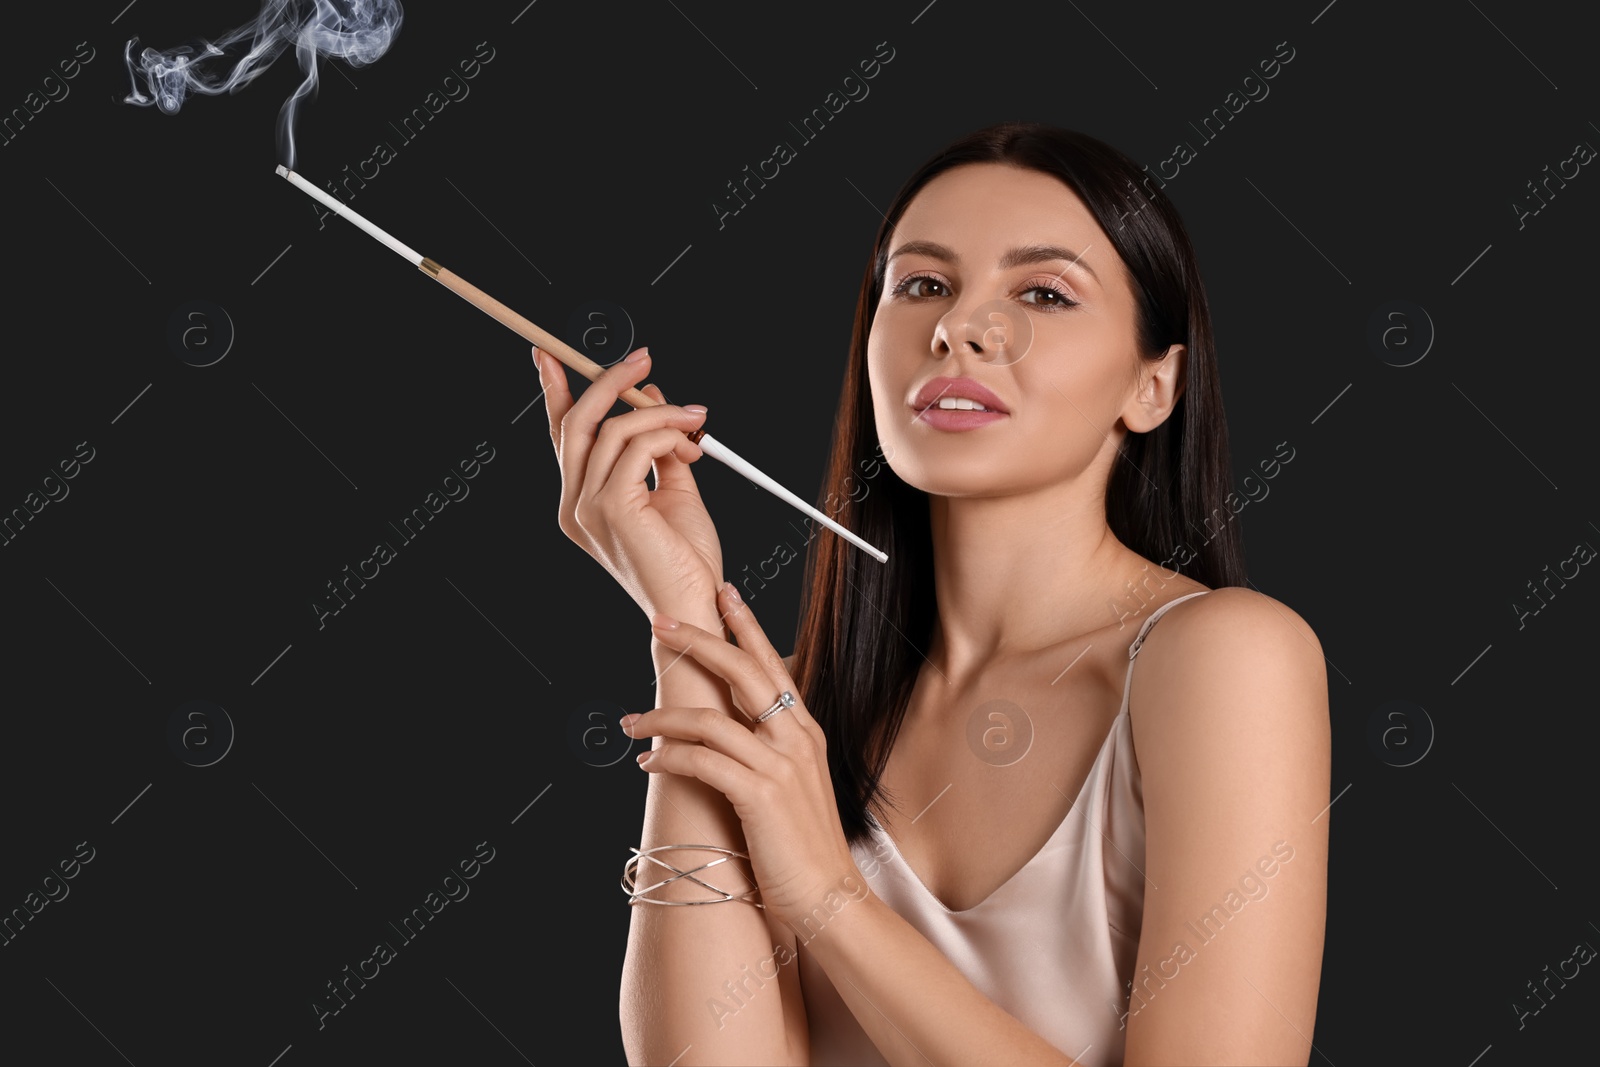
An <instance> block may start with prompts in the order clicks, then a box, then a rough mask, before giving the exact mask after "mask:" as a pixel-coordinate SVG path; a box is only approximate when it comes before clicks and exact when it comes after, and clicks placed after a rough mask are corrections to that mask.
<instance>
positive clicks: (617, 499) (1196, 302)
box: [535, 123, 1329, 1065]
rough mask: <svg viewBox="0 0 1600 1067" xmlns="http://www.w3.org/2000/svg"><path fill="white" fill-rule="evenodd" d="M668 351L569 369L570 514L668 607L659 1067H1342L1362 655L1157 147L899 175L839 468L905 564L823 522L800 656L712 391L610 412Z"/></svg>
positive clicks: (860, 527)
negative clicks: (1278, 549) (1282, 501)
mask: <svg viewBox="0 0 1600 1067" xmlns="http://www.w3.org/2000/svg"><path fill="white" fill-rule="evenodd" d="M641 354H642V355H643V356H644V357H645V358H641V359H638V360H637V361H630V362H622V363H619V364H618V365H616V366H614V367H612V368H610V369H608V371H607V372H606V373H605V375H604V376H602V377H601V378H599V379H598V380H596V382H595V383H594V384H593V385H592V386H591V387H590V388H588V389H586V390H585V391H584V393H583V395H582V397H581V398H580V399H579V400H577V401H576V402H575V403H574V402H573V401H572V398H571V394H570V392H568V390H567V386H566V381H565V376H564V375H562V374H560V373H559V371H558V369H557V368H558V367H559V364H557V363H556V362H555V361H554V360H553V359H550V358H548V357H544V358H541V356H540V354H539V353H537V352H535V359H536V360H537V361H538V363H539V369H540V372H541V377H542V378H543V379H544V382H545V385H546V389H547V393H546V397H547V404H548V408H549V415H550V425H551V434H552V439H553V441H554V442H555V445H556V449H557V452H558V454H559V457H560V462H561V467H562V471H563V492H562V502H561V527H562V529H563V530H564V531H565V532H566V533H567V534H568V535H569V536H571V537H572V538H573V539H574V540H577V541H578V542H579V543H580V544H581V545H583V546H584V548H585V549H586V550H587V551H589V552H590V553H591V554H592V555H593V556H595V558H596V559H598V560H600V562H602V563H603V564H604V565H605V566H606V567H607V568H608V569H609V570H610V571H611V572H612V573H613V574H614V575H615V576H616V577H617V579H618V580H619V581H620V582H622V583H623V585H624V587H625V588H627V589H628V590H629V592H630V593H631V594H632V595H633V597H634V599H635V600H636V601H637V602H638V603H639V605H640V607H641V608H643V609H644V611H645V612H646V614H648V615H651V616H652V621H653V623H654V627H653V640H652V646H651V647H652V654H653V656H654V658H655V662H656V667H657V671H658V677H659V688H658V691H657V701H658V704H659V707H658V708H656V709H655V710H653V711H649V712H647V713H645V714H644V715H642V716H637V715H630V716H627V717H626V718H625V719H624V720H623V722H624V727H625V729H627V731H628V732H629V733H630V735H631V736H633V737H637V738H644V737H649V738H653V739H654V742H653V744H654V747H653V750H652V752H650V753H648V754H646V755H645V756H642V757H641V759H643V760H644V762H643V763H642V766H643V767H644V769H645V770H646V771H648V772H651V783H650V790H649V795H648V801H647V805H646V812H645V825H644V840H643V843H642V844H641V845H640V848H641V849H642V850H646V852H647V858H646V859H642V860H636V861H634V862H636V863H637V865H638V866H637V870H636V871H634V872H633V876H632V880H631V884H632V885H633V886H634V887H635V893H636V896H635V903H636V906H635V907H634V908H633V909H632V924H631V928H630V935H629V942H628V952H627V958H626V961H625V965H624V973H623V986H622V994H623V995H622V1007H621V1018H622V1025H623V1032H624V1040H625V1044H626V1047H627V1050H628V1055H629V1058H630V1060H632V1061H633V1062H638V1063H645V1062H649V1063H668V1062H675V1063H679V1064H689V1063H746V1064H754V1063H785V1064H805V1063H817V1064H832V1063H889V1064H896V1065H899V1064H906V1065H910V1064H923V1063H933V1064H963V1065H964V1064H976V1063H1005V1064H1047V1063H1048V1064H1064V1063H1069V1062H1079V1063H1085V1064H1116V1063H1125V1064H1140V1063H1167V1064H1172V1063H1217V1062H1225V1063H1232V1064H1242V1063H1288V1062H1299V1063H1305V1062H1307V1060H1308V1058H1309V1056H1310V1053H1311V1050H1310V1035H1311V1033H1312V1030H1313V1024H1314V1021H1315V1015H1316V1000H1317V990H1318V981H1319V976H1320V970H1321V956H1322V944H1323V925H1324V915H1325V890H1326V856H1327V826H1328V820H1327V819H1324V818H1320V814H1321V812H1322V810H1323V809H1324V808H1325V806H1326V804H1327V796H1328V784H1329V781H1328V779H1329V725H1328V706H1327V705H1328V694H1327V682H1326V676H1325V673H1324V670H1323V659H1322V656H1321V650H1320V646H1319V645H1318V643H1317V639H1316V636H1315V634H1313V633H1312V631H1311V630H1310V628H1309V627H1308V626H1307V625H1306V624H1305V622H1304V621H1303V620H1301V619H1300V617H1299V616H1297V615H1296V614H1295V613H1294V612H1293V611H1291V610H1290V609H1289V608H1287V607H1285V606H1284V605H1283V604H1280V603H1278V602H1277V601H1275V600H1273V599H1272V598H1270V597H1267V596H1264V595H1262V594H1260V593H1258V592H1255V591H1253V590H1251V589H1248V588H1243V587H1242V585H1243V583H1244V582H1245V575H1244V567H1243V561H1242V550H1241V547H1240V540H1239V530H1238V527H1237V525H1236V524H1234V523H1233V522H1232V521H1231V519H1232V517H1233V516H1232V512H1231V510H1230V508H1229V507H1228V506H1227V505H1226V504H1225V499H1232V497H1231V494H1230V488H1231V474H1230V469H1229V463H1228V452H1227V434H1226V425H1225V422H1224V419H1223V412H1222V402H1221V393H1220V389H1219V384H1218V378H1217V370H1216V366H1215V359H1214V354H1213V349H1212V339H1211V329H1210V320H1209V315H1208V312H1207V308H1206V301H1205V294H1204V290H1203V287H1202V285H1201V282H1200V277H1199V273H1198V270H1197V267H1196V265H1195V259H1194V253H1193V251H1192V248H1191V246H1190V242H1189V239H1188V237H1187V234H1186V232H1185V230H1184V227H1183V224H1182V221H1181V220H1180V219H1179V217H1178V215H1177V213H1176V211H1175V209H1174V208H1173V207H1172V205H1171V203H1170V202H1169V201H1168V200H1167V199H1166V197H1165V196H1164V195H1163V194H1162V193H1161V192H1160V191H1159V189H1153V188H1151V187H1150V184H1149V181H1148V179H1146V178H1145V176H1144V174H1143V173H1142V171H1141V170H1140V168H1139V167H1138V166H1137V165H1136V164H1134V163H1133V162H1132V161H1130V160H1129V159H1127V158H1126V157H1125V156H1123V155H1122V154H1121V153H1119V152H1117V151H1115V150H1114V149H1112V148H1110V147H1108V146H1106V145H1104V144H1102V143H1101V142H1099V141H1096V140H1094V139H1093V138H1090V137H1086V136H1083V135H1081V134H1076V133H1071V132H1068V131H1062V130H1056V129H1052V128H1049V127H1042V126H1037V125H1030V124H1014V123H1013V124H1003V125H1000V126H996V127H991V128H989V129H985V130H981V131H978V132H977V133H975V134H972V135H971V136H969V137H966V138H964V139H962V140H961V141H958V142H956V143H955V144H953V145H951V146H950V147H949V148H947V149H945V150H944V151H943V152H941V153H939V154H938V155H937V156H935V157H934V158H933V159H932V160H930V161H929V162H928V163H926V164H924V165H923V167H922V168H921V169H920V170H918V171H917V172H916V173H915V174H914V175H913V176H912V177H911V178H910V180H909V181H908V182H907V183H906V185H905V186H904V187H903V188H902V189H901V191H900V193H899V194H898V195H897V196H896V198H895V200H894V203H893V204H892V206H891V207H890V209H889V212H888V214H887V215H886V216H885V219H884V223H883V225H882V226H881V227H880V229H879V231H878V236H877V241H876V243H875V246H874V249H873V258H872V261H871V262H870V263H869V265H868V268H867V271H866V276H865V277H864V279H863V281H862V286H861V292H860V299H859V302H858V305H857V309H856V324H855V332H854V337H853V342H852V345H851V351H850V357H849V365H848V368H847V371H846V382H845V389H844V395H843V398H842V401H841V407H840V415H839V419H838V422H837V424H836V430H835V437H834V446H833V455H832V461H831V464H830V467H829V473H828V476H827V480H826V481H827V485H826V488H827V489H828V490H829V492H830V494H831V495H830V497H829V499H830V500H837V501H838V502H839V507H838V509H837V511H836V517H837V519H838V521H840V522H841V523H842V524H843V525H844V526H845V527H847V528H849V529H851V530H853V531H855V532H857V533H859V534H860V535H861V536H862V537H864V538H866V539H867V540H868V541H869V542H872V543H873V544H876V545H877V546H879V547H881V548H883V549H885V550H886V551H887V552H888V553H889V561H888V563H887V564H884V565H880V564H878V563H876V562H875V561H873V560H871V559H870V558H868V557H867V556H866V555H865V554H863V553H861V552H859V551H858V550H857V549H855V548H853V547H852V546H850V545H849V544H848V543H846V542H845V541H843V540H842V539H840V538H838V537H835V536H833V535H831V534H829V533H827V532H823V533H822V536H821V537H820V538H819V539H818V540H817V543H816V545H815V547H814V548H813V549H812V550H811V552H810V554H809V556H808V559H807V568H806V583H807V584H806V593H805V597H804V601H803V604H802V610H801V622H800V627H799V639H798V642H797V645H798V647H797V649H796V650H795V654H794V656H793V657H792V659H791V660H782V659H780V657H779V656H778V654H777V652H776V651H775V650H774V649H773V647H772V644H771V642H770V641H769V640H768V639H767V637H766V635H765V633H764V632H763V630H762V628H761V626H760V625H759V624H758V623H757V621H756V620H755V619H754V617H753V615H752V613H751V611H750V610H749V609H748V608H746V607H744V606H743V605H742V604H741V603H740V601H739V600H738V599H737V591H736V590H734V589H733V587H732V586H730V585H727V584H725V583H721V582H720V578H721V575H722V559H721V554H720V548H719V546H718V543H717V539H716V535H715V532H714V530H713V527H712V525H711V522H710V520H709V517H708V516H707V514H706V511H705V508H704V507H703V505H702V504H701V502H700V498H699V495H698V492H697V490H696V488H695V483H694V479H693V477H692V475H691V474H690V471H689V465H690V464H691V463H693V462H694V461H695V460H696V459H697V458H698V456H699V449H698V447H697V446H696V445H694V444H693V443H691V442H690V441H689V440H688V439H687V438H686V437H685V436H684V432H685V431H687V430H691V429H693V428H695V427H698V426H699V425H700V423H701V420H702V418H703V417H704V413H703V411H695V410H692V409H688V408H680V407H676V406H672V405H665V404H663V405H662V406H659V407H652V408H645V409H640V410H637V411H633V412H629V413H626V414H623V415H621V416H618V417H615V418H610V419H604V422H603V424H602V419H603V418H604V416H605V415H606V413H607V411H608V410H609V408H610V406H611V404H613V403H614V402H615V400H616V398H617V394H618V393H619V392H620V391H621V390H622V389H624V388H626V387H628V386H630V385H634V384H636V383H637V382H638V381H639V380H640V379H641V378H642V377H643V376H644V374H645V373H646V371H647V370H648V368H649V366H650V363H649V360H648V358H647V357H648V354H647V353H643V350H641V352H640V353H634V354H633V356H630V360H633V359H634V357H635V356H640V355H641ZM654 388H655V387H654V386H649V387H646V389H645V391H646V392H650V393H651V395H652V396H654V397H655V398H656V399H661V394H660V393H659V391H654V392H652V390H654ZM974 404H976V405H978V406H981V407H983V408H985V409H987V410H986V411H977V410H961V409H968V408H973V407H974ZM950 408H953V409H956V410H945V409H950ZM597 427H598V431H597ZM874 455H882V456H885V457H887V463H888V466H889V468H890V469H888V470H884V471H882V472H875V473H876V475H877V476H876V477H875V478H873V479H872V480H871V481H869V482H860V481H859V477H860V476H859V474H858V471H864V470H865V466H864V464H865V463H866V462H868V461H869V460H870V458H871V457H873V456H874ZM1264 462H1265V461H1264ZM652 470H653V471H654V474H655V477H656V489H655V490H654V491H653V492H652V491H650V490H648V489H647V488H646V486H645V484H644V479H645V476H646V474H647V473H650V472H651V471H652ZM857 483H859V484H857ZM853 486H854V488H853ZM862 487H864V488H865V490H866V491H865V492H864V493H862V494H861V495H859V496H858V495H857V493H856V491H855V489H856V488H862ZM719 586H720V588H719ZM1158 617H1159V618H1160V619H1161V624H1160V625H1159V626H1156V625H1153V624H1154V623H1155V621H1156V619H1157V618H1158ZM724 624H726V631H725V629H724ZM729 631H731V634H732V637H733V639H734V640H735V641H737V646H735V645H734V644H732V643H729V642H728V641H727V640H726V639H725V633H726V632H729ZM1135 662H1137V663H1138V664H1140V667H1139V670H1138V672H1137V673H1135V672H1134V671H1133V667H1134V664H1135ZM784 693H789V694H792V695H793V697H795V698H797V702H795V703H793V704H792V706H788V702H787V701H786V700H785V699H784V698H783V697H782V696H781V694H784ZM730 698H731V699H730ZM757 719H759V720H760V721H759V722H758V721H756V720H757ZM685 845H702V846H712V847H709V848H698V849H697V848H686V847H672V846H685ZM661 846H668V847H661ZM658 847H661V848H660V851H656V852H649V851H648V850H650V849H656V848H658ZM657 861H659V862H657ZM684 871H687V872H691V874H692V878H691V877H674V876H673V872H684ZM690 902H700V903H706V904H708V906H696V907H690V906H676V907H674V906H651V905H653V904H673V903H676V904H688V903H690ZM756 902H759V903H761V904H762V905H763V907H762V908H759V909H758V908H755V907H751V906H750V904H751V903H756Z"/></svg>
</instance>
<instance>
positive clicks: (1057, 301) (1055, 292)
mask: <svg viewBox="0 0 1600 1067" xmlns="http://www.w3.org/2000/svg"><path fill="white" fill-rule="evenodd" d="M1022 295H1023V299H1025V300H1026V299H1027V298H1028V297H1029V296H1030V295H1033V296H1035V297H1036V299H1033V300H1028V301H1027V302H1028V303H1030V304H1037V305H1038V306H1040V307H1048V308H1065V307H1072V306H1074V305H1076V304H1077V301H1076V300H1074V299H1072V297H1070V296H1068V295H1067V294H1066V293H1064V292H1062V291H1061V290H1060V289H1057V288H1055V287H1054V286H1050V285H1034V286H1030V287H1029V288H1027V289H1025V290H1023V293H1022Z"/></svg>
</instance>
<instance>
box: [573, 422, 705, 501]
mask: <svg viewBox="0 0 1600 1067" xmlns="http://www.w3.org/2000/svg"><path fill="white" fill-rule="evenodd" d="M705 416H706V413H705V412H703V411H700V412H695V411H689V410H687V409H685V408H681V407H678V406H677V405H675V404H658V405H656V406H654V407H648V408H640V409H639V410H637V411H629V412H626V413H624V414H622V415H615V416H613V417H611V418H609V419H607V420H606V421H605V422H603V423H601V424H600V431H599V433H597V434H596V435H595V442H594V446H593V447H592V448H591V449H590V450H589V462H588V464H587V465H586V467H585V469H584V473H583V484H584V487H585V488H586V489H588V488H589V487H593V491H594V492H595V493H598V492H599V491H600V490H601V489H602V488H603V487H604V486H605V485H606V484H607V483H608V482H609V481H611V480H612V479H613V478H618V477H625V478H626V480H628V481H630V482H642V481H644V476H645V475H646V474H648V473H650V468H651V466H652V464H651V463H650V462H649V461H645V463H644V467H643V469H638V467H639V464H638V462H637V461H636V462H634V463H633V464H632V465H631V466H630V467H629V469H628V470H627V472H626V473H624V472H623V471H622V470H620V469H618V464H619V463H620V461H621V459H622V456H623V454H624V453H625V452H627V451H628V450H630V449H631V448H632V446H633V443H634V442H635V441H639V440H641V439H644V438H648V437H651V436H652V435H654V434H660V433H666V434H669V435H676V436H674V437H670V438H669V439H670V440H671V441H672V443H673V446H674V447H673V449H671V450H670V451H672V452H674V453H675V454H676V455H677V457H678V458H679V459H680V460H682V461H683V462H685V463H690V462H693V461H694V460H697V459H699V458H700V455H701V451H700V446H699V445H697V444H695V443H694V442H693V441H690V440H689V439H688V437H687V436H685V435H686V434H687V433H688V431H690V430H693V429H695V428H697V427H698V426H700V424H701V423H703V422H704V421H705ZM664 454H665V453H664V452H660V451H652V452H651V455H652V456H659V455H664ZM658 488H659V487H658Z"/></svg>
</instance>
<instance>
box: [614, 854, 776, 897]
mask: <svg viewBox="0 0 1600 1067" xmlns="http://www.w3.org/2000/svg"><path fill="white" fill-rule="evenodd" d="M690 848H692V849H700V850H701V851H704V852H721V853H723V855H721V856H718V857H717V858H716V859H714V860H710V861H709V862H706V863H702V864H701V865H700V866H698V867H695V868H692V869H690V870H687V871H685V870H680V869H679V868H677V867H674V866H673V865H672V864H670V863H667V862H666V861H665V860H659V859H656V858H655V853H657V852H666V851H669V850H672V849H690ZM628 850H629V851H630V852H632V853H633V855H632V856H630V857H628V860H627V862H626V863H624V864H623V866H622V890H623V892H625V893H627V894H628V903H629V904H630V905H632V904H634V903H637V902H643V903H646V904H666V905H670V906H673V907H678V906H683V905H691V904H725V903H727V902H728V901H730V900H743V901H745V902H746V903H748V904H754V905H755V906H756V907H758V908H765V907H766V905H765V904H762V903H761V902H760V901H757V900H752V899H750V895H751V894H752V893H754V892H756V890H755V889H747V890H745V891H744V892H743V893H728V892H726V891H724V890H721V889H718V888H717V887H716V886H714V885H711V884H709V883H707V882H704V881H702V880H701V879H699V878H696V877H695V872H696V871H703V870H705V869H706V868H708V867H715V866H716V865H717V864H719V863H726V862H727V861H728V860H729V859H732V858H734V857H738V858H739V859H744V860H747V859H749V858H750V856H749V855H748V854H747V853H744V852H735V851H734V850H733V849H729V848H719V847H717V846H716V845H657V846H656V847H655V848H647V849H645V850H644V851H642V852H641V851H640V850H639V849H636V848H633V847H632V846H629V849H628ZM642 859H647V860H649V861H650V862H651V863H655V864H659V865H660V866H662V867H665V868H666V869H667V870H669V871H674V872H676V873H674V874H673V875H672V877H671V878H666V879H663V880H662V881H659V882H657V883H656V884H655V885H649V886H645V887H644V888H643V889H636V888H635V885H636V879H637V875H638V869H639V861H640V860H642ZM679 878H687V879H689V881H691V882H694V883H695V884H696V885H698V886H701V887H703V888H705V889H709V890H710V891H711V892H713V893H716V894H718V895H717V896H715V897H713V898H711V899H709V900H656V899H655V898H654V897H647V896H645V894H646V893H648V892H650V891H651V890H653V889H660V888H661V887H662V886H664V885H667V884H669V883H672V882H676V881H677V880H678V879H679Z"/></svg>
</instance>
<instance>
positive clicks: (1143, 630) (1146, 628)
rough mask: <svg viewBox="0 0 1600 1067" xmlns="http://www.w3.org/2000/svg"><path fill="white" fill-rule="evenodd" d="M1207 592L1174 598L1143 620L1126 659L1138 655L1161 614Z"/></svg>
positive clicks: (1131, 666) (1130, 666)
mask: <svg viewBox="0 0 1600 1067" xmlns="http://www.w3.org/2000/svg"><path fill="white" fill-rule="evenodd" d="M1209 592H1211V590H1209V589H1202V590H1200V591H1199V592H1198V593H1187V594H1185V595H1184V596H1180V597H1175V598H1173V599H1172V600H1169V601H1167V602H1166V603H1165V604H1163V605H1161V606H1160V607H1159V608H1157V609H1156V610H1155V611H1154V612H1152V613H1151V615H1150V617H1149V618H1148V619H1146V620H1144V625H1143V626H1141V627H1139V634H1138V636H1137V637H1135V638H1134V639H1133V644H1131V645H1129V646H1128V659H1129V660H1132V659H1133V657H1135V656H1137V655H1138V654H1139V649H1140V648H1141V647H1143V645H1144V639H1145V635H1147V634H1148V633H1149V632H1150V627H1152V626H1154V625H1155V624H1156V620H1157V619H1159V618H1161V615H1162V613H1163V612H1165V611H1166V610H1167V609H1168V608H1170V607H1172V605H1174V604H1182V603H1183V602H1184V601H1185V600H1190V599H1193V598H1194V597H1197V596H1204V595H1205V594H1207V593H1209ZM1128 669H1129V670H1130V671H1132V669H1133V665H1132V664H1131V663H1130V664H1129V665H1128Z"/></svg>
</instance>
